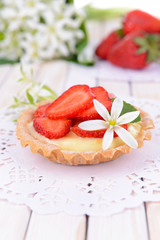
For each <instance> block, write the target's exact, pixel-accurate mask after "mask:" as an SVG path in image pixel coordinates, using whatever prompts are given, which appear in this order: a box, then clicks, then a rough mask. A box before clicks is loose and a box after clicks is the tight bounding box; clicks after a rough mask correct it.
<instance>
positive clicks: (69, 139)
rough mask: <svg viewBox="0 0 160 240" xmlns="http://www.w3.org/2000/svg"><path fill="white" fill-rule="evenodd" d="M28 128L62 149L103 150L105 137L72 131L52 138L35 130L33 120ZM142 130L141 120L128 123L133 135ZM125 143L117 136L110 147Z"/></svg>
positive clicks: (35, 135)
mask: <svg viewBox="0 0 160 240" xmlns="http://www.w3.org/2000/svg"><path fill="white" fill-rule="evenodd" d="M28 130H29V132H30V134H31V135H32V136H33V137H34V138H36V139H39V140H41V141H43V142H46V143H49V144H54V145H56V146H57V147H59V148H60V149H62V150H67V151H76V152H88V151H99V150H102V139H103V138H87V137H86V138H82V137H79V136H77V135H76V134H74V133H73V132H71V131H70V132H69V133H68V134H67V135H66V136H64V137H62V138H59V139H52V140H50V139H48V138H46V137H44V136H42V135H40V134H39V133H37V132H36V131H35V129H34V127H33V122H31V123H29V124H28ZM140 130H141V122H138V123H130V124H128V131H129V132H130V133H131V135H132V136H133V137H135V138H136V137H137V136H138V133H139V132H140ZM123 144H124V142H123V141H122V140H121V139H120V138H119V137H116V138H114V139H113V141H112V144H111V146H110V148H115V147H119V146H121V145H123Z"/></svg>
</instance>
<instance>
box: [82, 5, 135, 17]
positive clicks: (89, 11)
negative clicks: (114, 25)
mask: <svg viewBox="0 0 160 240" xmlns="http://www.w3.org/2000/svg"><path fill="white" fill-rule="evenodd" d="M84 10H85V12H86V15H87V19H91V20H105V19H111V18H117V17H122V16H124V15H125V14H126V13H127V12H128V11H130V10H131V9H129V8H107V9H100V8H94V7H91V6H90V5H87V6H86V7H85V8H84Z"/></svg>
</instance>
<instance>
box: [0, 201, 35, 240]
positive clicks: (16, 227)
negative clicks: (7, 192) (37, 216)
mask: <svg viewBox="0 0 160 240" xmlns="http://www.w3.org/2000/svg"><path fill="white" fill-rule="evenodd" d="M30 213H31V211H30V210H29V208H27V207H26V206H22V205H15V204H12V203H9V202H7V201H0V239H1V240H22V239H23V238H24V236H25V232H26V229H27V226H28V222H29V219H30Z"/></svg>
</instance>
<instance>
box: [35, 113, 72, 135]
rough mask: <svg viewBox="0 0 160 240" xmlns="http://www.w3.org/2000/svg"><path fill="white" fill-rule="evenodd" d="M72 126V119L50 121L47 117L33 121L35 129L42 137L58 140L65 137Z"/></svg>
mask: <svg viewBox="0 0 160 240" xmlns="http://www.w3.org/2000/svg"><path fill="white" fill-rule="evenodd" d="M71 125H72V121H71V120H70V119H59V120H50V119H48V118H46V117H43V118H41V117H38V118H35V119H33V127H34V128H35V130H36V131H37V132H38V133H40V134H41V135H43V136H45V137H47V138H49V139H52V138H54V139H56V138H61V137H63V136H65V135H66V134H67V133H68V132H69V131H70V127H71Z"/></svg>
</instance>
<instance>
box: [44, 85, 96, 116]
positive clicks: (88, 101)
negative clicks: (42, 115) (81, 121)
mask: <svg viewBox="0 0 160 240" xmlns="http://www.w3.org/2000/svg"><path fill="white" fill-rule="evenodd" d="M93 98H94V95H93V94H92V92H91V90H90V88H89V86H87V85H75V86H73V87H71V88H69V89H68V90H67V91H66V92H64V93H63V94H62V95H61V96H60V97H58V98H57V99H56V100H55V101H54V102H53V103H52V104H51V105H50V106H49V107H48V108H47V109H46V116H47V117H48V118H50V119H60V118H61V119H62V118H67V117H74V116H75V115H76V114H78V113H79V112H81V111H83V110H85V109H87V108H89V107H90V106H91V105H92V100H93Z"/></svg>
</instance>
